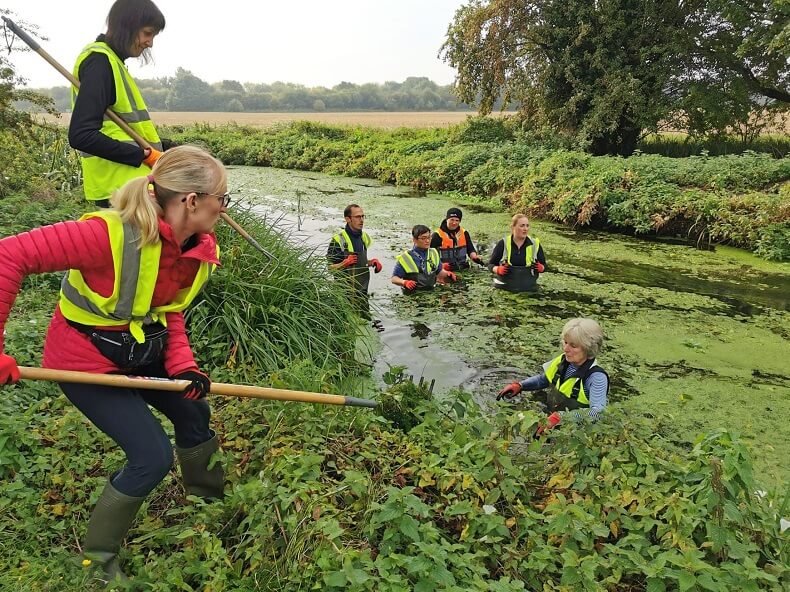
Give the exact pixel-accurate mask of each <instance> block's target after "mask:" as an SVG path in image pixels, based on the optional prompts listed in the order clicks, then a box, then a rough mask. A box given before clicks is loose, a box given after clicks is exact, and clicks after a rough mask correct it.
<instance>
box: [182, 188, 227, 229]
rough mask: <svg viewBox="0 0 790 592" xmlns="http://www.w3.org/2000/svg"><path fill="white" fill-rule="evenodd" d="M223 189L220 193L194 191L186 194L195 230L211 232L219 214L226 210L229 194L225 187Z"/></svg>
mask: <svg viewBox="0 0 790 592" xmlns="http://www.w3.org/2000/svg"><path fill="white" fill-rule="evenodd" d="M223 189H224V191H223V192H222V193H197V192H196V193H190V194H189V195H188V196H187V204H188V207H189V209H190V213H191V219H192V222H193V226H194V227H195V231H196V232H204V233H207V232H212V231H213V230H214V226H216V224H217V222H218V221H219V217H220V214H222V213H223V212H226V211H227V209H228V204H229V203H230V195H229V194H228V193H227V187H224V188H223ZM192 196H194V198H193V197H192ZM189 204H191V205H189Z"/></svg>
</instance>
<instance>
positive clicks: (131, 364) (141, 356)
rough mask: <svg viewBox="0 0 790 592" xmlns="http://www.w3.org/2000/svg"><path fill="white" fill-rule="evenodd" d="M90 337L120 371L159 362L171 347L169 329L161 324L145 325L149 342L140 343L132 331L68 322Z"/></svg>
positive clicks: (146, 339)
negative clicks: (169, 346)
mask: <svg viewBox="0 0 790 592" xmlns="http://www.w3.org/2000/svg"><path fill="white" fill-rule="evenodd" d="M68 323H69V325H71V326H72V327H74V328H75V329H77V331H79V332H80V333H83V334H85V335H87V336H88V338H89V339H90V340H91V343H92V344H93V345H94V347H95V348H96V349H97V350H99V353H100V354H101V355H103V356H104V357H105V358H107V359H108V360H110V361H111V362H112V363H113V364H115V365H116V366H118V367H119V368H138V367H140V366H148V365H149V364H151V363H153V362H155V361H157V360H158V359H159V358H160V357H161V356H162V353H163V352H164V351H165V346H166V345H167V327H164V326H162V325H160V324H159V323H152V324H151V325H143V333H145V341H143V342H142V343H137V340H135V338H134V336H133V335H132V334H131V333H130V332H129V331H108V330H107V329H97V328H96V327H89V326H87V325H81V324H79V323H73V322H71V321H68Z"/></svg>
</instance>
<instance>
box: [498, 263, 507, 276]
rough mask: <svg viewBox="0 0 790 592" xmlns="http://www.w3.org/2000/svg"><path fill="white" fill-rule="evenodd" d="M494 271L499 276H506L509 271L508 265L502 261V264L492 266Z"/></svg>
mask: <svg viewBox="0 0 790 592" xmlns="http://www.w3.org/2000/svg"><path fill="white" fill-rule="evenodd" d="M494 273H495V274H497V275H500V276H506V275H507V274H509V273H510V265H509V264H507V263H503V264H502V265H497V266H496V267H494Z"/></svg>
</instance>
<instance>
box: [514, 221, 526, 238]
mask: <svg viewBox="0 0 790 592" xmlns="http://www.w3.org/2000/svg"><path fill="white" fill-rule="evenodd" d="M528 234H529V219H528V218H519V219H518V222H516V225H515V226H514V227H513V238H515V239H516V240H524V239H525V238H527V235H528Z"/></svg>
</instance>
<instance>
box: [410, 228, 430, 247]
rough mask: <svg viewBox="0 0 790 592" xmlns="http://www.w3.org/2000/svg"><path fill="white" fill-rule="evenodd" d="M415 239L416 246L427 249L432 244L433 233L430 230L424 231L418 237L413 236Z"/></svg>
mask: <svg viewBox="0 0 790 592" xmlns="http://www.w3.org/2000/svg"><path fill="white" fill-rule="evenodd" d="M412 240H413V241H414V246H415V247H419V248H420V249H427V248H428V247H430V246H431V233H430V232H423V233H422V234H421V235H420V236H418V237H417V238H412Z"/></svg>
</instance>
